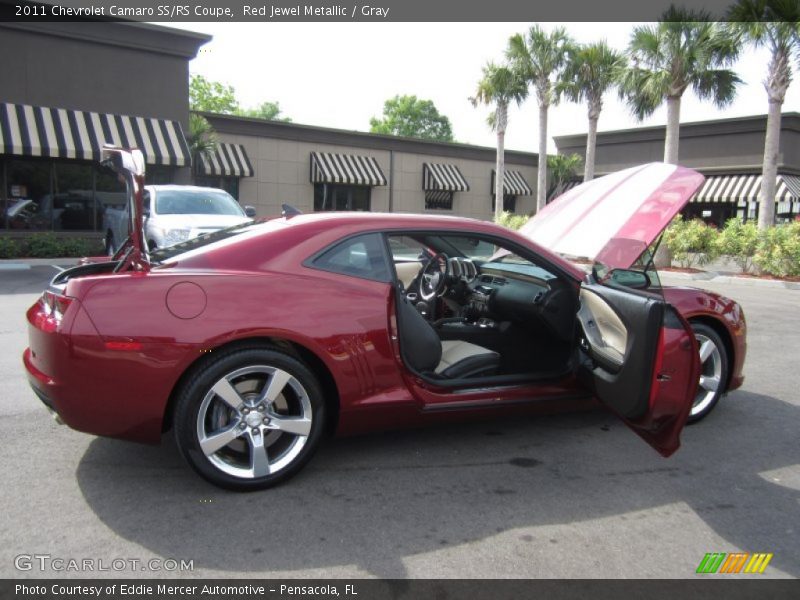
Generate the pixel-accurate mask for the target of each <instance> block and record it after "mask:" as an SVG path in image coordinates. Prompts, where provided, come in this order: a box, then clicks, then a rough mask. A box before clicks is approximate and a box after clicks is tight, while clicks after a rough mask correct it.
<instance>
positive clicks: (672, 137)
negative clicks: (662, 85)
mask: <svg viewBox="0 0 800 600" xmlns="http://www.w3.org/2000/svg"><path fill="white" fill-rule="evenodd" d="M680 127H681V97H680V96H668V97H667V137H666V139H665V140H664V162H665V163H668V164H670V165H677V164H678V143H679V141H680Z"/></svg>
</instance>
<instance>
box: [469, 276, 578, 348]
mask: <svg viewBox="0 0 800 600" xmlns="http://www.w3.org/2000/svg"><path fill="white" fill-rule="evenodd" d="M504 267H505V265H504ZM476 271H478V274H477V275H476V276H475V278H474V279H473V280H472V281H470V282H469V283H468V287H469V298H468V302H467V310H468V312H469V313H470V314H472V315H474V316H476V317H478V318H489V319H498V320H501V321H515V322H521V323H532V322H536V323H544V324H545V325H546V326H547V327H548V329H550V330H551V331H552V332H553V333H554V334H555V335H556V336H557V337H558V338H559V339H562V340H564V341H570V340H571V339H572V336H573V331H574V323H575V313H576V311H577V292H576V291H575V290H572V289H571V288H570V286H569V284H567V283H564V282H563V281H561V280H559V279H558V278H556V277H553V276H551V275H549V273H548V274H547V275H548V276H549V278H547V279H544V278H542V277H539V276H537V275H538V274H536V275H532V274H525V273H521V272H518V271H517V270H508V269H506V268H502V269H501V268H493V267H489V266H485V265H484V266H481V267H480V268H479V269H476ZM543 273H546V272H544V271H543Z"/></svg>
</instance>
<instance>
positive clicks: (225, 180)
mask: <svg viewBox="0 0 800 600" xmlns="http://www.w3.org/2000/svg"><path fill="white" fill-rule="evenodd" d="M194 184H195V185H199V186H201V187H212V188H219V189H221V190H225V191H226V192H228V193H229V194H230V195H231V196H233V197H234V198H236V201H237V202H238V201H239V178H238V177H216V176H213V175H210V176H208V175H196V176H195V178H194Z"/></svg>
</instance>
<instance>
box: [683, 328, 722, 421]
mask: <svg viewBox="0 0 800 600" xmlns="http://www.w3.org/2000/svg"><path fill="white" fill-rule="evenodd" d="M691 325H692V331H694V337H695V339H696V340H697V346H698V348H699V350H700V382H699V384H698V386H697V393H696V394H695V397H694V402H693V403H692V410H691V412H690V413H689V423H696V422H697V421H699V420H700V419H702V418H704V417H705V416H707V415H708V414H709V413H710V412H711V411H712V410H713V409H714V407H715V406H716V405H717V402H719V399H720V398H721V397H722V394H724V393H725V385H726V382H727V381H728V362H729V361H728V353H727V351H726V350H725V344H724V343H723V342H722V339H721V338H720V337H719V334H718V333H717V332H716V331H714V330H713V329H712V328H711V327H709V326H708V325H704V324H703V323H692V324H691Z"/></svg>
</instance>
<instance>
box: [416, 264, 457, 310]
mask: <svg viewBox="0 0 800 600" xmlns="http://www.w3.org/2000/svg"><path fill="white" fill-rule="evenodd" d="M449 275H450V263H449V262H448V260H447V255H446V254H445V253H444V252H439V253H438V254H437V255H436V256H434V257H433V258H431V259H430V260H429V261H428V264H427V265H425V268H423V269H422V274H421V276H420V282H419V295H420V297H421V298H422V299H423V300H425V302H430V301H431V300H433V299H434V298H436V297H437V296H441V295H442V294H444V293H445V291H446V290H447V278H448V276H449Z"/></svg>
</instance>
